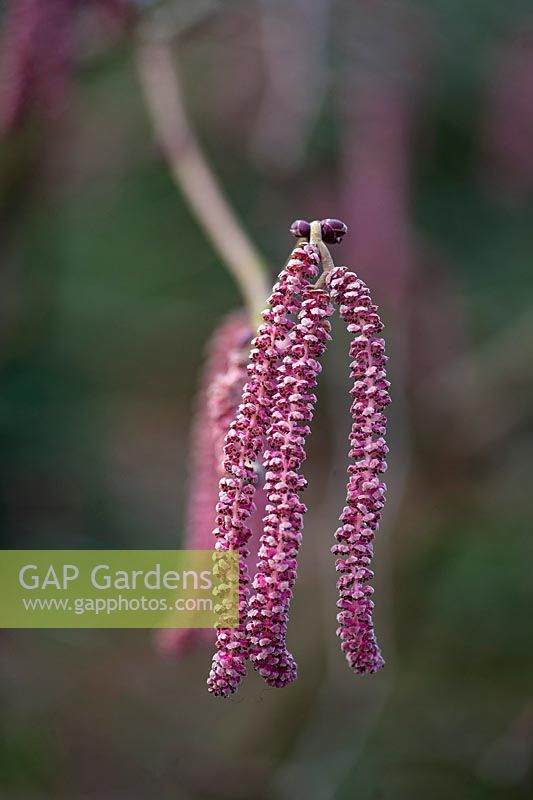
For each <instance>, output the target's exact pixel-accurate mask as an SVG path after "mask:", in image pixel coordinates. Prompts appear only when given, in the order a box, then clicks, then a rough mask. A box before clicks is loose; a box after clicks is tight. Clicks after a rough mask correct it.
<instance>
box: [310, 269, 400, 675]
mask: <svg viewBox="0 0 533 800" xmlns="http://www.w3.org/2000/svg"><path fill="white" fill-rule="evenodd" d="M326 282H327V285H328V286H329V288H330V290H331V296H332V298H333V300H334V301H335V302H337V303H338V304H339V306H340V315H341V317H342V319H343V320H344V321H345V322H346V323H347V325H348V331H349V332H350V333H352V334H353V336H354V338H353V341H352V344H351V347H350V355H351V357H352V358H353V361H352V362H351V365H350V367H351V373H350V374H351V377H352V378H354V385H353V388H352V390H351V393H352V395H353V402H352V406H351V414H352V419H353V424H352V429H351V433H350V451H349V455H350V458H351V459H353V463H352V464H351V465H350V466H349V468H348V473H349V477H348V485H347V497H346V506H345V508H344V509H343V511H342V514H341V517H340V522H341V526H340V527H339V528H338V530H337V532H336V534H335V538H336V540H337V544H336V545H334V547H333V553H334V554H335V555H336V556H337V559H336V564H335V566H336V569H337V572H338V573H339V579H338V582H337V587H338V590H339V600H338V603H337V606H338V608H339V613H338V615H337V621H338V623H339V628H338V629H337V635H338V636H339V638H340V640H341V646H342V650H343V652H344V653H345V655H346V658H347V660H348V663H349V665H350V667H351V668H352V669H353V670H354V672H356V673H358V674H366V673H371V672H376V670H378V669H380V667H382V666H383V663H384V662H383V658H382V656H381V652H380V649H379V647H378V645H377V642H376V637H375V632H374V624H373V618H372V617H373V608H374V603H373V601H372V594H373V589H372V587H371V586H370V585H369V581H370V580H371V579H372V578H373V572H372V571H371V569H370V563H371V560H372V555H373V540H374V535H375V533H376V531H377V529H378V526H379V521H380V519H381V509H382V508H383V505H384V501H385V488H386V487H385V484H384V483H383V482H382V481H381V480H380V475H381V473H383V472H385V470H386V468H387V465H386V461H385V458H386V455H387V452H388V449H387V446H386V444H385V439H384V435H385V433H386V418H385V415H384V414H383V409H384V408H385V407H386V406H387V405H388V403H389V402H390V397H389V391H388V390H389V382H388V381H387V379H386V374H385V364H386V361H387V358H386V356H385V343H384V341H383V339H381V338H379V333H380V332H381V331H382V329H383V325H382V323H381V320H380V318H379V316H378V314H377V307H376V306H374V305H372V301H371V299H370V293H369V290H368V288H367V287H366V285H365V284H364V283H363V281H362V280H360V279H359V278H358V277H357V275H355V274H354V273H353V272H349V271H348V270H347V269H346V268H345V267H336V268H334V269H332V270H331V272H330V273H329V274H328V276H327V281H326Z"/></svg>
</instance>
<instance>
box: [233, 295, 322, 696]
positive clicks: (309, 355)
mask: <svg viewBox="0 0 533 800" xmlns="http://www.w3.org/2000/svg"><path fill="white" fill-rule="evenodd" d="M332 312H333V308H332V306H331V304H330V300H329V293H328V292H326V291H324V290H317V289H314V288H312V287H308V288H307V289H306V290H305V291H304V292H303V295H302V306H301V310H300V314H299V318H298V324H297V325H296V327H295V328H294V329H293V330H292V331H291V333H290V336H289V347H288V349H287V353H286V355H285V357H284V358H283V360H282V362H281V364H280V365H279V367H278V369H277V375H276V382H277V390H276V393H275V394H274V398H273V405H272V420H273V421H272V424H271V426H270V427H269V429H268V431H267V448H268V449H267V450H266V451H265V456H264V466H265V471H266V480H265V491H266V493H267V497H268V504H267V507H266V512H267V513H266V515H265V518H264V520H263V530H264V533H263V535H262V537H261V547H260V550H259V561H258V564H257V572H256V574H255V577H254V579H253V590H254V593H253V594H252V596H251V597H250V600H249V605H248V622H247V625H246V630H247V633H248V635H249V640H250V658H251V660H252V662H253V664H254V667H255V668H256V669H257V670H258V672H259V674H260V675H261V676H262V677H263V678H264V679H265V680H266V682H267V683H268V684H270V685H271V686H276V687H282V686H286V685H287V684H288V683H291V682H292V681H293V680H294V679H295V678H296V663H295V661H294V658H293V657H292V655H291V654H290V653H289V652H288V650H287V646H286V633H287V622H288V613H289V607H290V603H291V598H292V589H293V586H294V581H295V578H296V558H297V555H298V549H299V546H300V542H301V538H302V528H303V516H304V513H305V511H306V507H305V505H304V504H303V503H302V502H301V500H300V497H299V494H300V492H301V491H302V490H303V489H304V488H305V486H306V480H305V478H304V477H303V475H301V474H300V469H301V466H302V463H303V461H304V459H305V449H304V448H305V440H306V436H307V434H308V433H309V423H310V422H311V420H312V418H313V412H314V406H315V403H316V396H315V395H314V393H313V390H314V389H315V387H316V383H317V377H318V374H319V372H320V369H321V368H320V364H319V363H318V360H317V359H318V358H320V356H321V355H322V353H323V352H324V350H325V348H326V344H327V342H328V340H329V339H330V335H329V333H330V329H331V326H330V323H329V317H330V316H331V314H332Z"/></svg>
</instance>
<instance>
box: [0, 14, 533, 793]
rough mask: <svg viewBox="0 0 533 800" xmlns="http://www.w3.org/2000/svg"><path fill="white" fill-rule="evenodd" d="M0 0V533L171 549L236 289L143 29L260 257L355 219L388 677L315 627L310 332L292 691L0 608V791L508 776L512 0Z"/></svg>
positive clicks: (336, 397)
mask: <svg viewBox="0 0 533 800" xmlns="http://www.w3.org/2000/svg"><path fill="white" fill-rule="evenodd" d="M0 8H1V9H2V23H3V26H2V40H1V42H2V45H1V46H2V53H1V59H0V90H1V91H0V117H1V121H2V125H3V132H2V139H1V141H0V193H1V194H0V469H1V477H0V525H1V528H0V530H1V537H2V539H1V541H2V547H3V548H60V547H61V548H89V547H99V548H105V547H109V548H144V547H146V548H169V547H175V546H180V544H182V543H183V539H182V529H183V515H184V507H185V502H186V475H187V464H188V455H187V446H188V432H189V428H190V423H191V415H192V410H193V401H194V393H195V386H196V384H197V380H198V377H199V375H200V371H201V366H202V357H203V350H204V347H205V344H206V342H207V340H208V338H209V335H210V333H211V332H212V330H213V329H214V328H215V327H216V325H217V323H218V322H219V320H220V319H221V318H222V317H223V315H224V314H225V313H226V312H227V311H228V310H230V309H232V308H235V307H238V306H239V305H240V304H241V299H240V297H239V292H238V289H237V287H236V286H235V284H234V283H233V281H232V279H231V277H230V276H229V275H228V273H227V271H226V270H225V268H224V265H223V264H222V263H221V260H220V258H219V257H218V255H217V252H216V251H215V249H214V248H213V246H212V244H211V243H210V241H209V240H208V238H207V237H206V236H205V234H204V233H203V231H202V228H201V226H200V225H199V223H198V221H197V219H196V218H195V217H194V215H192V214H191V212H190V210H189V208H188V207H187V205H186V203H185V201H184V199H183V195H182V193H181V191H180V188H179V186H176V184H175V183H174V182H173V179H172V177H171V174H170V170H169V167H168V164H167V163H166V161H165V159H164V158H163V157H162V153H161V149H160V148H159V147H158V146H157V145H156V143H155V139H154V135H153V131H152V128H151V125H150V120H149V116H148V114H147V109H146V101H145V98H144V97H143V93H142V90H141V88H140V82H139V76H138V68H137V56H136V52H137V51H138V48H139V47H140V42H142V40H143V37H144V36H152V35H156V36H164V37H170V40H169V41H170V45H171V46H172V48H173V52H174V56H175V61H176V69H179V71H180V75H181V81H182V84H183V90H184V98H185V104H186V107H187V111H188V115H189V122H190V124H191V125H192V127H193V129H195V130H196V132H197V135H198V139H199V141H200V143H201V146H202V149H203V151H204V154H205V156H206V159H207V160H208V162H209V163H210V164H211V168H212V170H213V172H214V173H215V174H216V176H217V178H218V180H219V181H220V184H221V186H222V187H223V188H224V191H225V193H226V194H227V197H228V198H229V202H230V203H231V205H232V206H233V207H234V209H235V211H236V213H237V215H238V218H239V220H240V224H241V225H242V227H243V229H245V230H246V231H247V232H248V234H249V235H250V237H251V238H252V240H253V241H254V242H255V245H256V247H257V248H258V250H259V251H260V252H261V253H262V254H263V257H264V258H265V260H266V262H267V263H268V265H269V269H270V272H271V277H273V276H274V275H275V274H277V272H278V271H279V269H280V267H281V266H282V264H283V262H284V260H285V258H286V256H287V253H288V252H289V249H290V247H291V241H290V236H289V234H288V226H289V224H290V223H291V221H292V220H293V219H294V218H296V217H303V218H305V219H313V218H319V219H320V218H323V217H327V216H333V217H341V218H342V219H344V220H345V222H346V223H347V224H348V225H349V228H350V231H349V234H348V236H347V237H346V240H345V242H344V243H343V244H342V245H339V246H337V247H336V248H335V252H334V255H335V258H336V259H338V263H347V264H349V265H350V266H352V267H353V268H354V269H355V270H356V271H358V272H359V273H360V274H361V276H362V277H364V279H365V280H367V281H368V283H369V285H370V286H371V288H372V289H373V291H374V295H375V299H376V301H377V302H378V303H379V304H380V307H381V311H382V317H383V319H384V321H385V324H386V336H387V344H388V348H389V352H390V355H391V361H390V371H391V379H392V381H393V387H392V396H393V404H392V406H391V407H390V412H389V419H390V436H389V439H390V441H389V444H390V448H391V457H390V467H389V472H388V474H387V483H388V485H389V502H388V504H387V507H386V509H385V514H384V520H383V526H382V531H381V532H380V537H379V546H378V548H377V554H376V559H375V569H376V576H377V580H376V607H377V628H378V633H379V635H380V638H381V642H382V646H383V650H384V655H385V658H386V660H387V665H386V668H385V669H384V670H382V672H381V673H380V674H378V675H376V676H373V677H368V678H357V677H354V676H353V675H352V674H351V673H350V672H349V670H348V667H347V665H346V663H345V661H344V658H343V656H342V654H341V652H340V648H339V646H338V641H337V639H336V637H335V572H334V565H333V557H332V556H331V554H330V547H331V544H332V542H333V533H334V530H335V528H336V519H337V516H338V513H339V511H340V508H341V507H342V502H343V493H344V474H345V467H346V451H347V446H346V441H347V438H346V437H347V433H348V430H349V417H348V410H347V409H348V395H347V392H348V389H349V378H348V368H347V365H348V359H347V354H346V351H347V346H348V340H347V338H346V336H345V335H344V333H343V331H342V330H341V329H340V327H338V326H337V327H336V333H337V334H338V335H337V336H336V337H335V342H334V343H333V344H332V347H331V348H330V350H329V351H328V354H327V357H326V359H325V367H324V372H323V376H322V377H323V380H322V383H321V388H320V397H319V408H318V412H317V416H316V419H315V423H316V424H315V425H314V430H313V434H312V436H311V438H310V452H309V455H308V462H307V474H308V476H309V479H310V487H309V489H308V492H307V497H306V502H307V503H308V505H309V514H308V519H307V522H306V529H305V538H304V544H303V548H302V557H301V563H300V567H299V579H298V584H297V589H296V595H295V602H294V613H293V614H292V619H291V626H290V630H289V645H290V647H291V649H292V651H293V652H294V654H295V656H296V658H297V660H298V663H299V679H298V681H297V682H296V683H295V684H293V685H292V686H290V687H288V688H286V689H284V690H274V689H269V688H265V686H264V685H262V684H261V682H260V680H259V679H258V678H257V676H256V675H255V674H253V673H252V672H250V674H249V675H248V677H247V679H246V681H245V683H244V684H243V685H242V686H241V688H240V690H239V692H238V694H237V695H236V696H235V697H234V698H232V699H230V700H228V701H221V700H217V699H214V698H212V697H210V696H209V695H208V694H207V692H206V689H205V678H206V674H207V671H208V668H209V663H210V658H211V653H210V651H209V649H205V648H199V649H198V650H196V651H192V652H190V653H189V654H187V655H186V656H184V657H182V658H180V659H179V660H172V659H165V658H163V657H161V655H160V654H158V652H157V650H156V648H155V647H154V641H153V634H152V632H149V631H93V632H86V631H85V632H84V631H72V632H71V631H57V632H56V631H24V632H22V631H20V632H17V631H3V632H2V635H1V637H0V647H1V650H0V702H1V710H0V797H2V798H9V800H19V798H20V800H34V799H35V800H37V798H39V800H40V799H41V798H43V800H44V798H54V800H63V798H64V799H65V800H67V798H68V800H72V798H80V800H85V799H87V800H89V798H90V800H93V799H94V800H108V799H109V800H122V799H123V798H124V799H126V798H127V800H137V798H139V800H140V799H141V798H142V800H146V798H152V797H155V798H158V800H159V799H161V800H165V799H166V798H177V799H178V800H181V798H184V800H188V799H189V798H191V799H192V800H204V799H205V800H215V799H216V800H226V798H233V799H234V800H241V799H242V800H263V799H264V800H271V799H272V800H277V799H278V798H280V799H281V798H300V797H306V798H311V799H312V800H314V799H315V798H316V800H326V798H328V799H329V798H335V800H345V798H351V797H356V798H358V800H367V799H368V800H404V799H405V800H407V798H410V799H411V798H432V799H434V800H440V798H442V799H443V800H444V798H446V800H448V798H450V797H453V798H457V800H460V799H461V800H462V798H465V799H466V798H468V800H477V798H490V799H491V800H492V798H505V799H506V800H507V799H509V800H514V799H515V798H516V800H521V798H528V797H531V796H532V790H533V682H532V679H531V671H532V670H531V668H532V665H533V636H532V625H531V610H532V608H533V581H532V578H531V563H532V556H533V547H532V540H531V534H532V531H533V498H532V492H531V479H530V474H531V464H532V462H533V413H532V409H533V377H532V370H531V362H532V354H533V300H532V296H531V295H532V291H533V270H532V259H533V13H532V12H531V7H530V5H529V3H527V2H518V1H516V0H508V2H506V3H501V2H500V0H479V1H478V2H474V1H473V0H471V2H469V3H464V2H453V1H451V0H430V2H418V3H417V2H414V0H413V2H408V0H404V2H401V0H396V1H395V2H393V1H392V0H376V1H375V2H371V1H370V0H356V1H355V2H354V1H350V0H286V2H281V0H280V1H279V2H278V0H264V1H263V2H260V0H258V1H257V2H251V0H249V1H248V2H239V1H238V0H235V1H234V2H229V1H228V0H226V2H219V3H217V2H200V0H198V1H197V2H192V1H191V2H185V0H183V2H161V3H155V2H149V0H145V2H140V1H139V2H137V3H126V2H122V1H121V0H107V1H106V0H92V1H91V2H89V1H88V0H87V1H86V2H81V0H80V1H79V2H75V0H40V2H39V0H13V2H9V3H7V2H4V3H1V4H0ZM32 15H33V16H32ZM28 30H29V31H30V32H31V36H30V35H29V34H28V35H26V34H27V32H28ZM28 41H30V45H28Z"/></svg>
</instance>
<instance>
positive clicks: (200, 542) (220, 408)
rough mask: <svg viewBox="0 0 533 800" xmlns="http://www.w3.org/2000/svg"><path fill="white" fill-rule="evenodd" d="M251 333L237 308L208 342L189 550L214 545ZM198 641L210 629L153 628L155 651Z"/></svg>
mask: <svg viewBox="0 0 533 800" xmlns="http://www.w3.org/2000/svg"><path fill="white" fill-rule="evenodd" d="M250 337H251V330H250V325H249V322H248V320H247V317H246V314H245V312H244V311H238V312H234V313H232V314H230V315H228V316H227V317H226V318H225V319H224V320H223V321H222V322H221V324H220V325H219V327H218V328H217V329H216V330H215V332H214V333H213V335H212V337H211V339H210V341H209V344H208V348H207V358H206V363H205V368H204V370H203V374H202V378H201V383H200V389H199V392H198V396H197V399H196V412H195V416H194V422H193V426H192V431H191V442H190V454H191V455H190V461H189V465H190V466H189V492H188V505H187V510H186V520H185V536H184V547H186V548H187V549H188V550H211V549H212V547H213V535H212V531H213V524H214V518H215V511H214V509H215V504H216V502H217V499H218V482H219V480H220V477H221V475H222V463H221V462H222V460H221V455H222V442H223V436H224V434H225V433H226V431H227V429H228V426H229V423H230V421H231V419H232V418H233V416H234V414H235V410H236V408H237V405H238V400H239V397H240V395H241V391H242V387H243V384H244V381H245V378H246V369H245V364H244V358H243V350H244V348H245V346H246V344H247V342H249V340H250ZM199 640H205V641H206V642H209V643H213V641H214V631H212V630H210V629H202V630H194V629H187V628H167V629H164V630H161V631H158V634H157V640H156V641H157V646H158V649H159V650H160V652H162V653H163V654H164V655H170V656H175V655H181V654H182V653H183V652H184V651H185V650H187V649H188V647H189V646H191V645H193V644H194V643H195V642H196V641H199Z"/></svg>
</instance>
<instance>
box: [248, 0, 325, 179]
mask: <svg viewBox="0 0 533 800" xmlns="http://www.w3.org/2000/svg"><path fill="white" fill-rule="evenodd" d="M330 12H331V0H290V2H287V0H283V2H280V0H275V2H273V0H261V2H260V3H259V14H260V23H261V39H262V52H261V56H262V59H263V62H264V70H265V79H264V89H263V97H262V100H261V105H260V107H259V111H258V114H257V119H256V121H255V124H254V131H253V134H252V142H251V152H252V155H253V156H254V157H255V159H256V161H258V162H259V164H260V165H261V166H263V167H264V168H267V169H268V168H271V167H274V168H275V169H276V170H278V171H285V172H290V171H292V170H294V169H296V168H297V167H298V166H300V164H301V163H302V161H303V159H304V156H305V146H306V144H307V140H308V138H309V134H310V131H311V129H312V127H313V124H314V122H315V120H316V118H317V116H318V113H319V111H320V107H321V105H322V102H323V97H324V89H325V85H326V71H327V63H326V62H327V58H326V42H327V36H328V23H329V17H330ZM295 31H298V35H297V36H295V34H294V32H295Z"/></svg>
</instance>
